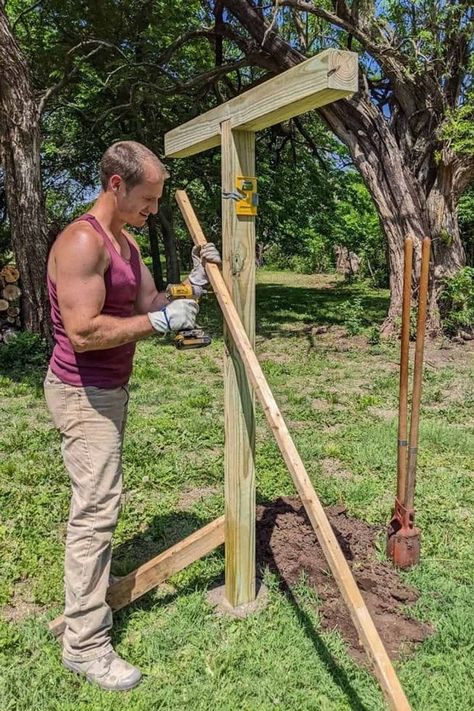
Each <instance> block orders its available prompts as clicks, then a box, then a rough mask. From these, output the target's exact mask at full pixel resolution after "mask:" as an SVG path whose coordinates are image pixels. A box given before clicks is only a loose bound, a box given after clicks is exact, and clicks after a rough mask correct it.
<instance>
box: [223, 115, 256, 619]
mask: <svg viewBox="0 0 474 711" xmlns="http://www.w3.org/2000/svg"><path fill="white" fill-rule="evenodd" d="M221 131H222V188H223V190H224V191H225V192H226V193H231V192H233V191H234V189H235V180H236V177H237V176H238V175H249V176H252V175H254V172H255V134H254V133H250V132H248V131H232V129H231V126H230V121H224V122H223V124H222V127H221ZM254 255H255V218H254V217H246V216H245V217H240V216H237V214H236V211H235V202H234V201H233V200H229V199H224V198H223V199H222V257H223V277H224V281H225V283H226V285H227V288H228V290H229V292H230V293H231V294H232V299H233V302H234V305H235V308H236V311H237V313H238V314H239V317H240V319H241V321H242V325H243V327H244V329H245V332H246V334H247V336H248V338H249V340H250V342H251V343H252V344H253V343H254V342H255V258H254ZM224 337H225V345H226V348H225V353H224V417H225V449H224V470H225V521H226V525H225V540H226V545H225V594H226V598H227V600H228V602H229V603H230V604H231V605H232V606H233V607H237V606H238V605H244V604H246V603H249V602H252V601H253V600H255V397H254V394H253V392H252V388H251V387H250V385H249V382H248V379H247V374H246V372H245V368H244V366H243V363H242V359H241V357H240V354H239V351H238V348H237V347H236V345H235V343H234V340H233V338H232V335H231V333H230V332H229V329H228V328H227V327H225V329H224Z"/></svg>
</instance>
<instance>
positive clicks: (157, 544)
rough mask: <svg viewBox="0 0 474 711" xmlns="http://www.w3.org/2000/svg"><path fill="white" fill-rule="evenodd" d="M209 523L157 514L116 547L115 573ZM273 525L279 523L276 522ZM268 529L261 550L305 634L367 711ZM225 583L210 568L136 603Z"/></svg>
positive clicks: (117, 634)
mask: <svg viewBox="0 0 474 711" xmlns="http://www.w3.org/2000/svg"><path fill="white" fill-rule="evenodd" d="M267 503H268V502H267ZM207 523H209V520H207V519H206V520H205V519H202V518H200V517H199V516H196V515H195V514H191V513H189V512H176V513H170V514H166V515H164V516H156V517H155V518H154V519H153V520H152V522H151V524H150V526H149V528H148V529H147V530H146V531H145V532H143V533H140V534H139V535H137V536H135V537H134V538H133V539H131V540H130V541H127V542H126V543H123V544H121V545H120V546H118V547H117V548H116V549H115V550H114V553H113V557H112V571H113V573H114V574H115V575H125V574H127V573H129V572H131V571H132V570H134V569H135V568H136V567H138V566H139V565H142V564H143V563H145V562H147V561H148V560H150V559H151V558H153V557H154V556H156V555H159V554H160V553H162V552H163V551H164V550H166V549H167V548H169V547H170V546H172V545H174V544H175V543H178V542H179V541H180V540H182V539H183V538H185V537H186V536H189V535H190V534H191V533H193V532H194V531H197V530H198V529H199V528H201V527H202V526H204V525H206V524H207ZM273 524H274V525H275V521H274V522H273ZM264 532H265V535H264V537H262V536H260V537H259V548H260V552H261V553H262V554H265V559H266V560H268V559H269V558H271V559H272V560H273V566H271V567H272V571H273V572H275V573H276V574H277V575H278V576H279V578H280V581H281V585H280V587H281V590H282V592H283V593H284V595H285V596H286V597H287V599H288V600H289V601H290V604H291V606H292V608H293V611H294V614H295V616H296V618H297V620H298V621H299V623H300V624H301V626H302V628H303V630H304V633H305V634H306V636H307V637H308V638H309V639H310V641H311V642H312V644H313V647H314V649H315V651H316V653H317V655H318V657H319V658H320V660H321V661H322V663H323V664H324V666H325V668H326V670H327V671H328V673H329V674H330V676H331V677H332V679H333V680H334V682H335V683H336V684H337V685H338V686H339V687H340V689H341V690H342V691H343V692H344V694H345V695H346V696H347V699H348V702H349V704H350V707H351V709H353V710H354V711H367V709H366V706H364V704H363V703H362V702H361V700H360V699H359V697H358V695H357V692H356V690H355V689H354V687H353V686H352V685H351V683H350V681H349V678H348V676H347V674H346V672H345V671H344V670H343V669H342V668H341V667H340V666H339V664H338V663H337V662H336V661H335V660H334V658H333V657H332V655H331V653H330V651H329V650H328V648H327V646H326V645H325V643H324V641H323V640H322V638H321V637H320V635H319V634H318V632H317V631H316V629H315V627H314V625H313V622H312V620H311V618H310V617H309V615H308V614H307V613H306V612H305V611H304V610H303V609H301V607H300V605H299V603H298V600H297V599H296V597H295V595H294V594H293V592H292V590H291V589H290V588H289V587H288V586H287V585H286V584H285V582H284V578H283V575H282V574H281V571H279V568H278V565H277V563H276V561H275V559H274V558H273V556H272V553H271V544H270V539H271V533H272V529H271V528H270V527H269V526H268V525H266V527H265V531H264ZM216 551H217V553H216V552H214V553H213V554H210V555H219V556H220V557H221V559H222V565H223V563H224V554H223V547H222V546H220V547H219V548H218V549H216ZM223 583H224V578H223V574H222V573H218V574H216V573H215V570H214V571H210V573H209V575H205V574H203V571H202V570H201V571H200V572H199V573H198V574H197V575H194V576H191V577H190V579H189V580H188V581H187V582H184V584H180V586H179V590H176V591H172V592H170V593H168V594H166V595H164V596H163V597H161V598H160V599H159V601H157V599H156V597H155V595H154V591H153V590H152V591H150V592H149V593H147V594H146V595H144V596H143V597H141V598H140V599H139V600H137V601H135V602H134V603H133V605H134V609H137V608H138V609H141V610H144V611H152V610H153V608H155V607H156V605H157V604H159V605H162V606H166V605H168V604H171V603H172V602H173V601H174V600H175V599H176V597H177V596H178V595H186V594H188V593H192V592H196V590H201V591H202V592H205V591H206V590H208V589H209V588H212V587H215V586H218V585H222V584H223ZM130 614H131V611H130V607H125V608H123V609H122V610H120V611H119V612H116V613H114V620H115V624H114V628H113V635H112V636H113V640H112V641H113V642H116V641H118V640H119V639H120V638H121V636H122V635H123V634H124V633H125V631H126V628H127V621H128V618H129V616H130Z"/></svg>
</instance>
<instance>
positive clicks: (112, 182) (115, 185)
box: [109, 175, 123, 193]
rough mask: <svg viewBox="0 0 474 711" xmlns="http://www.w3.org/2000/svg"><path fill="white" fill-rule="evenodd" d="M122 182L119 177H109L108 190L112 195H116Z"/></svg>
mask: <svg viewBox="0 0 474 711" xmlns="http://www.w3.org/2000/svg"><path fill="white" fill-rule="evenodd" d="M122 182H123V181H122V178H121V177H120V175H111V176H110V178H109V189H110V190H112V192H113V193H118V191H119V190H120V186H121V184H122Z"/></svg>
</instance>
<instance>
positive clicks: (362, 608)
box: [176, 190, 410, 711]
mask: <svg viewBox="0 0 474 711" xmlns="http://www.w3.org/2000/svg"><path fill="white" fill-rule="evenodd" d="M176 199H177V201H178V205H179V207H180V209H181V211H182V213H183V216H184V220H185V222H186V225H187V227H188V229H189V231H190V233H191V235H192V238H193V241H194V243H195V244H196V245H201V246H203V245H204V244H206V238H205V236H204V233H203V231H202V229H201V227H200V225H199V222H198V220H197V217H196V215H195V213H194V210H193V208H192V205H191V203H190V202H189V199H188V197H187V194H186V192H185V191H184V190H178V191H177V193H176ZM206 272H207V275H208V278H209V281H210V283H211V285H212V287H213V289H214V292H215V294H216V297H217V299H218V301H219V304H220V307H221V309H222V312H223V314H224V318H225V320H226V322H227V326H228V327H229V330H230V332H231V333H232V336H233V338H234V342H235V344H236V345H237V347H238V349H239V352H240V355H241V357H242V361H243V363H244V364H245V368H246V371H247V375H248V377H249V380H250V382H251V383H252V385H253V387H254V389H255V393H256V395H257V397H258V399H259V401H260V403H261V405H262V407H263V409H264V412H265V415H266V417H267V420H268V422H269V424H270V427H271V429H272V431H273V434H274V436H275V439H276V441H277V443H278V446H279V448H280V451H281V453H282V455H283V458H284V460H285V463H286V465H287V467H288V469H289V471H290V474H291V476H292V478H293V482H294V484H295V486H296V489H297V491H298V493H299V495H300V498H301V501H302V503H303V505H304V507H305V509H306V512H307V514H308V517H309V519H310V521H311V524H312V526H313V528H314V531H315V533H316V536H317V538H318V541H319V544H320V545H321V548H322V550H323V552H324V555H325V557H326V560H327V561H328V564H329V567H330V568H331V572H332V574H333V576H334V579H335V580H336V583H337V585H338V587H339V590H340V592H341V594H342V597H343V599H344V601H345V603H346V605H347V607H348V609H349V612H350V615H351V618H352V621H353V623H354V625H355V627H356V630H357V632H358V635H359V639H360V641H361V642H362V644H363V645H364V648H365V651H366V652H367V655H368V657H369V659H370V661H371V663H372V665H373V668H374V672H375V674H376V676H377V679H378V680H379V683H380V686H381V688H382V691H383V693H384V695H385V698H386V700H387V702H388V704H389V706H390V708H391V709H392V710H393V711H409V709H410V705H409V703H408V701H407V698H406V696H405V693H404V691H403V689H402V687H401V685H400V682H399V680H398V678H397V676H396V674H395V670H394V668H393V666H392V663H391V661H390V659H389V657H388V655H387V652H386V650H385V648H384V646H383V644H382V641H381V639H380V637H379V634H378V632H377V630H376V628H375V625H374V623H373V621H372V618H371V617H370V614H369V611H368V609H367V606H366V604H365V602H364V599H363V598H362V595H361V594H360V591H359V589H358V587H357V584H356V582H355V580H354V577H353V575H352V573H351V570H350V568H349V565H348V564H347V561H346V559H345V558H344V555H343V553H342V551H341V549H340V547H339V544H338V542H337V539H336V537H335V535H334V532H333V530H332V528H331V525H330V523H329V521H328V519H327V516H326V513H325V511H324V509H323V507H322V505H321V502H320V501H319V498H318V496H317V494H316V492H315V491H314V488H313V485H312V484H311V481H310V479H309V477H308V474H307V472H306V469H305V466H304V464H303V462H302V460H301V457H300V455H299V454H298V451H297V449H296V447H295V445H294V442H293V440H292V438H291V435H290V433H289V431H288V428H287V426H286V424H285V421H284V420H283V416H282V414H281V412H280V410H279V408H278V405H277V403H276V401H275V398H274V397H273V394H272V392H271V390H270V388H269V386H268V383H267V381H266V379H265V376H264V374H263V371H262V369H261V367H260V364H259V362H258V360H257V356H256V355H255V353H254V350H253V348H252V345H251V343H250V341H249V339H248V337H247V334H246V333H245V330H244V328H243V327H242V324H241V323H240V319H239V316H238V314H237V311H236V309H235V307H234V305H233V303H232V298H231V296H230V294H229V291H228V290H227V287H226V285H225V283H224V279H223V277H222V274H221V273H220V271H219V267H218V266H217V265H216V264H206Z"/></svg>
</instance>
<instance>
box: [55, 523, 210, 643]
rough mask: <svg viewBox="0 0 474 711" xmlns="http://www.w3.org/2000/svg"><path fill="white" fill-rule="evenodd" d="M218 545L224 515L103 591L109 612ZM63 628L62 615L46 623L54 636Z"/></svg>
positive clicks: (135, 597) (117, 608)
mask: <svg viewBox="0 0 474 711" xmlns="http://www.w3.org/2000/svg"><path fill="white" fill-rule="evenodd" d="M222 543H224V516H220V517H219V518H217V519H216V520H215V521H212V522H211V523H208V524H207V526H204V527H203V528H201V529H200V530H199V531H196V532H195V533H192V534H191V535H190V536H188V537H187V538H185V539H184V540H182V541H180V542H179V543H177V544H176V545H174V546H171V548H168V549H167V550H166V551H164V552H163V553H160V555H157V556H156V558H152V559H151V560H149V561H148V562H147V563H144V564H143V565H141V566H140V567H139V568H137V569H136V570H134V571H132V572H131V573H129V574H128V575H126V576H125V577H123V578H121V579H120V580H119V581H118V582H117V583H114V584H113V585H111V586H110V587H109V589H108V591H107V602H108V603H109V605H110V607H111V608H112V610H114V611H116V610H121V609H122V607H125V606H126V605H129V604H130V603H131V602H133V601H134V600H136V599H137V598H139V597H141V596H142V595H145V593H147V592H149V591H150V590H152V589H153V588H155V587H156V586H157V585H159V584H160V583H162V582H164V581H165V580H166V579H167V578H169V577H170V576H171V575H174V574H175V573H177V572H179V571H180V570H183V568H186V566H188V565H191V563H194V561H196V560H199V558H202V557H203V556H204V555H207V554H208V553H210V552H211V551H213V550H214V548H217V546H220V545H221V544H222ZM64 627H65V625H64V617H63V615H61V616H60V617H57V618H56V619H55V620H53V621H52V622H50V623H49V630H50V632H52V634H53V635H54V636H55V637H59V636H60V635H62V633H63V632H64Z"/></svg>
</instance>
